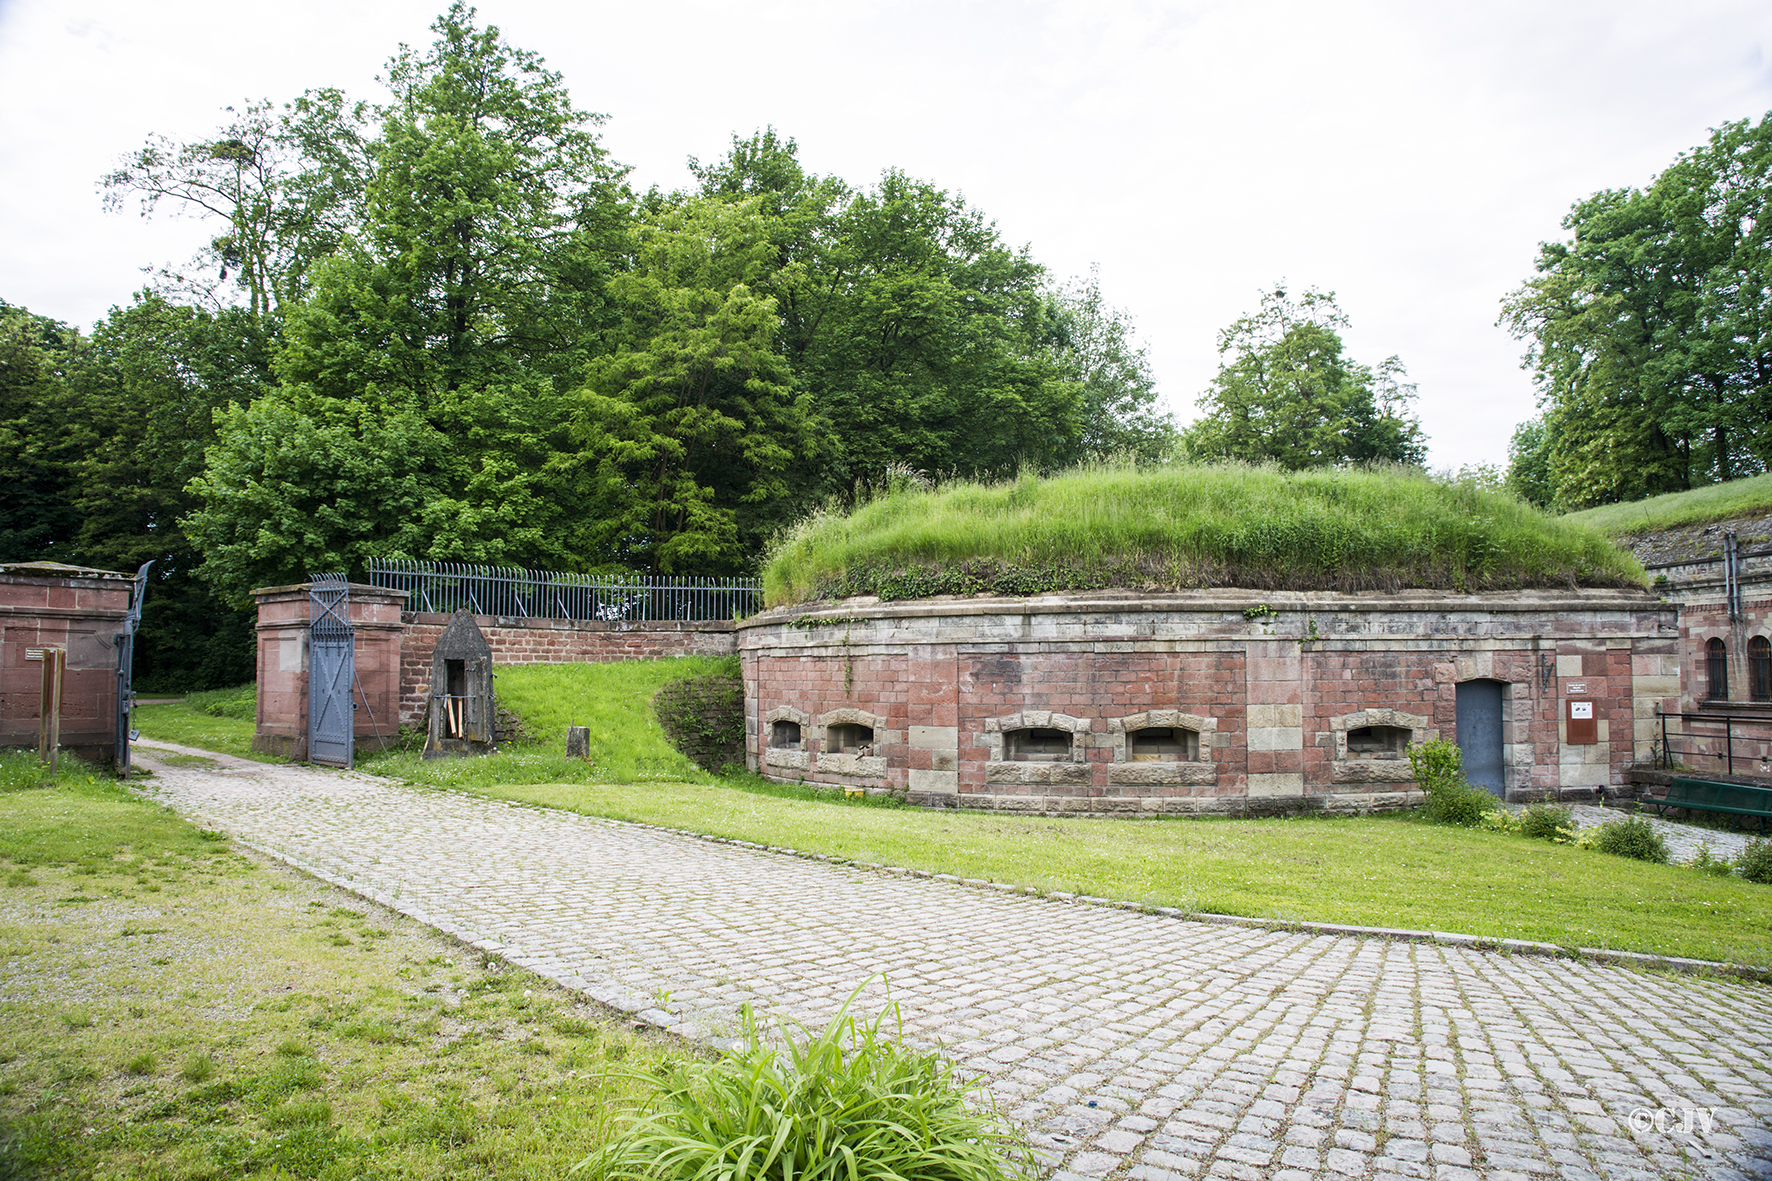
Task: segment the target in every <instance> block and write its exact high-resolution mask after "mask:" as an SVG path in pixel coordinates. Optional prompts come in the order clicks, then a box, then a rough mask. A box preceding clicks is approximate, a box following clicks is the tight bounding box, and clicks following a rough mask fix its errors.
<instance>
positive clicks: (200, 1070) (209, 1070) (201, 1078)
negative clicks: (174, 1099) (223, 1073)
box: [178, 1053, 217, 1083]
mask: <svg viewBox="0 0 1772 1181" xmlns="http://www.w3.org/2000/svg"><path fill="white" fill-rule="evenodd" d="M216 1069H217V1068H216V1064H215V1059H214V1058H211V1057H210V1056H209V1055H208V1054H206V1053H198V1054H192V1055H191V1056H190V1057H188V1058H186V1059H185V1062H184V1065H183V1066H181V1067H179V1069H178V1076H179V1077H180V1078H182V1079H184V1080H185V1081H186V1082H187V1083H206V1082H208V1081H209V1080H210V1079H212V1078H214V1077H215V1072H216Z"/></svg>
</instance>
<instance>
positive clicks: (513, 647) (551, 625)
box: [400, 612, 735, 725]
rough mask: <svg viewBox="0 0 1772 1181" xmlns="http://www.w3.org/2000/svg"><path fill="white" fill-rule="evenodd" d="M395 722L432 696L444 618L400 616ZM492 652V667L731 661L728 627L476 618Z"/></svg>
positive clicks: (420, 713)
mask: <svg viewBox="0 0 1772 1181" xmlns="http://www.w3.org/2000/svg"><path fill="white" fill-rule="evenodd" d="M400 618H401V623H402V625H403V627H404V631H403V633H402V635H401V640H400V720H401V721H402V722H404V723H406V724H409V725H412V724H422V723H423V721H424V718H425V704H426V700H427V698H428V696H429V694H430V691H431V653H432V651H433V650H434V649H435V648H436V647H437V637H438V636H440V635H442V634H443V629H444V628H445V627H447V626H449V619H450V617H449V616H448V615H441V614H431V613H422V612H421V613H414V612H408V613H407V614H405V615H402V616H401V617H400ZM474 618H475V621H476V622H477V623H479V625H480V631H481V632H482V633H483V634H484V635H485V636H486V642H487V643H488V644H489V645H491V647H492V663H493V666H494V668H496V667H497V666H499V665H510V664H568V663H573V662H578V661H583V662H587V663H590V664H608V663H612V662H614V661H618V660H663V659H665V658H667V657H673V656H730V655H731V654H732V653H733V651H734V650H735V648H734V633H733V627H732V624H731V623H730V622H726V621H723V620H709V621H706V622H695V623H669V622H666V623H646V624H631V623H630V624H622V623H599V622H590V621H585V620H570V619H512V618H509V617H506V616H494V615H477V616H475V617H474Z"/></svg>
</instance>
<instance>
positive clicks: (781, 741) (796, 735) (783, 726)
mask: <svg viewBox="0 0 1772 1181" xmlns="http://www.w3.org/2000/svg"><path fill="white" fill-rule="evenodd" d="M769 745H770V747H771V748H772V749H775V750H799V749H800V723H798V722H791V721H788V720H787V719H785V718H784V719H782V720H781V721H779V722H772V723H770V726H769Z"/></svg>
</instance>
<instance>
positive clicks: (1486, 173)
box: [0, 0, 1772, 467]
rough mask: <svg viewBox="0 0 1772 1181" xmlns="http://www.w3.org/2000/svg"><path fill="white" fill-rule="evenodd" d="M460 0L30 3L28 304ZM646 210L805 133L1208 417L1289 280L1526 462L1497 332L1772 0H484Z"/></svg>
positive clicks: (39, 302)
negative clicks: (1210, 404) (740, 145)
mask: <svg viewBox="0 0 1772 1181" xmlns="http://www.w3.org/2000/svg"><path fill="white" fill-rule="evenodd" d="M443 6H444V5H443V0H426V2H410V0H351V2H348V3H344V2H333V0H285V2H284V3H281V4H277V5H255V4H243V3H240V2H239V0H228V2H226V3H221V2H211V0H156V2H154V3H143V2H142V0H126V2H125V0H115V2H113V0H54V2H52V0H0V299H3V300H5V301H7V302H9V303H13V304H22V305H24V306H25V307H28V308H30V309H31V310H32V311H34V312H37V313H40V314H43V315H47V316H53V317H55V318H57V319H62V320H68V321H72V322H74V323H77V324H80V325H82V326H90V325H91V324H92V322H93V321H94V320H96V319H98V318H99V317H101V316H102V315H103V314H104V313H105V311H106V309H107V308H109V307H110V306H112V305H113V304H117V303H122V302H127V300H128V298H129V295H130V293H131V292H132V291H134V290H135V289H136V288H137V287H139V286H140V285H141V284H142V282H143V276H142V273H141V268H143V267H150V266H154V265H158V264H164V263H168V262H175V261H182V260H184V259H185V258H188V257H189V256H190V254H191V253H192V252H193V251H194V249H195V247H196V245H197V243H198V242H200V241H201V240H202V238H203V235H204V232H205V231H204V229H203V227H202V226H201V225H200V224H198V223H195V222H192V221H189V220H179V219H176V218H172V217H168V216H165V215H164V214H162V215H160V216H158V217H157V218H156V219H155V220H153V221H147V222H144V221H142V220H141V219H139V218H138V217H136V216H134V215H133V214H127V215H125V214H107V213H105V212H103V211H102V209H101V207H100V201H99V196H98V193H97V191H96V182H97V180H98V178H99V176H101V175H102V174H103V173H104V172H105V171H106V170H107V169H109V168H111V167H112V166H114V164H115V162H116V160H117V158H118V157H119V156H121V155H122V154H124V153H125V152H127V151H128V150H130V149H131V148H132V147H135V146H138V145H139V144H140V143H141V142H142V140H143V139H144V138H145V137H146V136H148V135H149V134H150V133H154V132H159V133H163V134H165V135H168V136H171V137H173V138H175V139H179V138H194V137H199V136H202V135H205V134H206V133H208V132H210V131H211V130H213V129H214V128H215V127H216V126H218V125H219V124H220V123H221V122H222V121H223V119H224V118H225V115H224V113H223V112H222V108H223V107H225V106H228V105H229V104H237V103H239V102H241V101H242V100H246V99H254V98H271V99H274V100H278V101H283V100H287V99H289V98H291V97H293V96H294V95H296V94H298V93H300V92H301V91H303V90H305V89H308V88H311V87H318V86H337V87H341V88H343V89H345V90H346V91H347V92H349V93H351V94H353V95H357V96H361V97H365V98H372V99H373V98H378V97H379V96H380V92H379V89H378V88H377V86H376V84H375V81H374V79H375V76H376V74H377V73H378V72H379V70H380V68H381V66H382V65H383V63H385V61H386V60H387V58H388V57H389V55H390V54H391V53H392V52H393V50H394V48H395V47H396V45H397V44H398V43H399V42H401V41H405V42H408V43H411V44H414V45H426V44H428V43H429V41H430V34H429V32H428V25H429V24H430V21H431V20H432V19H433V18H434V17H435V16H436V14H437V12H438V11H440V9H441V8H442V7H443ZM480 15H481V18H482V19H484V20H488V21H490V22H492V23H494V24H497V25H498V26H500V28H502V29H503V30H504V31H505V33H506V35H507V36H508V37H509V38H510V40H511V41H512V42H513V43H515V44H517V45H519V46H522V47H524V48H528V49H533V50H535V51H537V52H539V53H541V54H542V55H543V56H544V57H545V58H546V59H547V61H548V64H549V65H550V66H552V67H553V68H554V69H557V70H559V71H561V72H562V73H563V74H564V75H565V79H566V83H567V85H568V86H569V88H570V89H571V92H572V95H573V98H574V100H575V101H576V102H577V104H578V105H579V106H581V107H583V108H586V109H589V110H592V111H598V112H602V113H604V114H607V115H608V116H609V122H608V123H607V125H606V126H605V129H604V143H605V145H606V146H607V147H608V148H609V149H610V151H611V152H612V154H613V155H614V156H615V157H616V158H617V159H618V160H620V161H622V162H624V163H626V164H628V165H630V166H632V168H633V170H634V172H633V177H634V180H635V181H636V182H637V183H638V184H640V185H642V186H644V185H649V184H659V185H663V186H665V187H677V186H681V185H683V184H685V183H686V182H687V181H688V180H689V174H688V172H687V170H686V168H685V160H686V158H687V157H689V156H692V155H693V156H700V157H702V158H704V159H709V158H714V157H717V156H719V155H720V154H721V153H722V152H723V151H724V150H725V148H726V146H727V144H728V143H729V141H730V138H731V136H732V134H733V133H734V132H738V133H741V134H749V133H750V132H751V131H753V130H755V129H757V128H759V127H763V126H766V125H774V126H775V127H776V128H778V129H779V130H780V131H782V132H783V133H784V134H787V135H791V136H793V137H795V138H796V139H798V141H799V143H800V147H801V158H802V160H803V161H804V162H805V163H806V165H807V166H808V167H809V168H811V169H812V170H813V171H816V172H821V173H835V174H837V175H840V176H842V177H844V178H846V179H847V180H849V181H851V182H854V183H857V184H866V183H868V182H869V181H871V180H873V179H874V178H875V177H877V176H878V175H879V173H880V172H881V170H883V169H885V168H887V167H898V168H901V169H903V170H905V171H906V172H909V173H911V174H912V175H914V176H918V177H922V178H926V179H929V180H932V181H934V182H936V183H938V184H940V185H942V186H944V187H947V188H950V189H955V190H959V191H961V192H963V193H964V194H965V196H966V197H967V199H968V200H969V201H971V202H972V203H973V204H974V205H976V206H977V207H979V208H980V209H982V210H983V211H984V212H985V213H986V214H987V215H988V216H990V217H991V218H993V219H994V220H995V221H996V223H997V225H998V227H999V229H1000V230H1001V232H1002V234H1003V236H1004V238H1005V239H1007V240H1008V241H1009V242H1010V243H1011V244H1012V245H1015V246H1021V245H1024V244H1025V245H1028V246H1030V247H1031V248H1032V251H1033V254H1034V257H1035V258H1036V259H1038V260H1039V261H1041V262H1042V263H1044V264H1045V265H1046V266H1047V267H1048V268H1050V269H1051V271H1052V272H1053V273H1054V274H1055V275H1057V276H1059V277H1061V278H1062V277H1067V276H1072V275H1081V274H1083V273H1085V272H1087V270H1088V268H1089V267H1090V265H1091V264H1099V266H1100V268H1101V283H1102V289H1103V292H1104V294H1105V296H1106V297H1107V298H1108V300H1109V301H1110V302H1112V303H1114V304H1116V305H1118V306H1120V307H1123V308H1125V309H1126V310H1128V311H1129V312H1130V313H1131V314H1132V316H1133V319H1134V320H1135V322H1136V323H1137V325H1138V329H1139V333H1140V335H1141V336H1142V337H1143V339H1144V341H1145V342H1146V344H1147V345H1148V348H1149V352H1150V357H1151V361H1152V365H1153V368H1154V370H1155V372H1156V375H1157V378H1158V382H1159V387H1160V388H1161V390H1162V391H1163V393H1164V395H1165V398H1166V400H1167V402H1168V404H1169V405H1170V407H1171V408H1173V409H1174V410H1176V411H1177V412H1178V415H1179V417H1180V418H1182V419H1183V420H1185V419H1189V418H1191V417H1193V415H1194V414H1195V407H1194V400H1195V398H1196V397H1197V396H1198V395H1199V393H1200V391H1201V390H1203V389H1204V388H1205V386H1206V384H1207V383H1208V382H1209V381H1210V379H1211V377H1212V374H1213V372H1214V370H1215V368H1216V364H1217V354H1216V351H1215V350H1216V336H1217V333H1218V330H1219V329H1220V328H1222V327H1223V326H1225V325H1226V324H1228V323H1229V322H1230V321H1231V320H1233V319H1235V318H1236V317H1237V316H1239V315H1241V314H1243V313H1245V312H1248V311H1251V310H1253V309H1254V307H1255V306H1256V304H1257V302H1258V300H1259V297H1260V293H1261V292H1262V291H1263V290H1264V289H1266V288H1269V287H1271V286H1272V285H1273V284H1274V283H1276V282H1277V281H1280V280H1282V279H1284V280H1285V281H1287V282H1288V283H1289V284H1290V285H1291V286H1293V287H1295V288H1302V287H1304V286H1317V287H1321V288H1324V289H1328V290H1333V291H1335V292H1336V293H1337V295H1338V296H1339V297H1340V302H1341V306H1342V308H1343V309H1344V310H1345V311H1346V312H1347V314H1348V315H1349V316H1350V317H1351V318H1352V321H1353V324H1352V328H1351V330H1350V331H1349V332H1348V333H1347V334H1346V335H1347V340H1348V345H1349V351H1350V352H1351V354H1352V355H1353V356H1354V357H1355V358H1356V359H1358V360H1362V361H1365V362H1366V363H1368V364H1372V363H1376V362H1377V361H1379V360H1382V359H1383V358H1384V357H1386V356H1388V355H1390V354H1392V353H1395V354H1397V355H1399V356H1401V357H1402V359H1403V361H1404V362H1405V364H1407V366H1408V367H1409V372H1410V376H1411V377H1412V378H1413V380H1415V381H1416V382H1417V383H1418V385H1419V387H1420V391H1421V401H1420V405H1419V410H1420V414H1421V418H1422V423H1423V425H1424V427H1425V428H1426V431H1427V434H1428V436H1429V442H1430V445H1431V448H1432V450H1431V455H1430V463H1431V464H1432V465H1433V466H1436V467H1458V466H1461V465H1464V464H1470V463H1483V462H1489V463H1497V464H1502V463H1505V462H1506V457H1507V442H1508V438H1509V436H1510V434H1511V433H1512V431H1513V428H1514V426H1515V424H1516V423H1518V422H1520V421H1521V420H1522V419H1525V418H1527V417H1529V416H1530V415H1531V414H1532V413H1533V412H1534V402H1533V391H1532V386H1531V382H1530V380H1529V378H1528V375H1527V374H1526V373H1525V372H1523V371H1522V370H1521V369H1520V367H1519V358H1520V352H1521V347H1520V344H1519V342H1517V341H1515V340H1513V339H1512V338H1511V337H1509V336H1508V335H1507V333H1506V332H1504V331H1503V330H1502V329H1500V328H1497V327H1496V326H1495V319H1496V315H1497V312H1498V304H1499V301H1500V299H1501V297H1502V296H1503V295H1504V294H1506V293H1507V292H1508V291H1509V290H1511V289H1512V288H1514V287H1516V286H1518V285H1519V283H1520V282H1521V281H1522V280H1524V279H1525V278H1527V277H1528V276H1529V275H1530V274H1531V266H1532V260H1533V257H1534V253H1535V251H1536V247H1537V244H1538V243H1539V242H1540V241H1542V240H1544V239H1547V238H1553V237H1556V236H1558V235H1559V234H1560V233H1561V231H1560V228H1559V222H1560V220H1561V218H1562V216H1563V214H1564V213H1565V212H1567V210H1568V208H1569V205H1570V204H1571V203H1572V202H1573V201H1575V200H1577V199H1578V198H1580V197H1583V196H1585V195H1587V194H1589V193H1591V192H1593V191H1595V190H1597V189H1601V188H1612V187H1621V186H1630V185H1641V184H1644V183H1646V182H1647V181H1648V180H1649V179H1650V178H1651V177H1652V176H1653V175H1654V174H1655V173H1656V172H1658V171H1660V170H1661V169H1662V168H1664V167H1665V166H1666V165H1667V164H1668V163H1669V162H1670V161H1672V159H1673V158H1674V156H1675V155H1676V154H1677V153H1679V152H1680V151H1682V150H1685V149H1688V148H1690V147H1692V146H1694V145H1696V144H1698V143H1700V142H1702V141H1703V140H1704V139H1705V138H1706V137H1707V135H1708V130H1709V129H1710V128H1712V127H1715V126H1716V125H1718V124H1719V123H1722V122H1725V121H1730V120H1737V119H1744V118H1748V119H1754V120H1756V121H1757V120H1758V119H1759V118H1761V117H1762V116H1763V115H1765V114H1766V113H1767V112H1768V110H1772V61H1769V56H1772V53H1769V51H1772V5H1768V4H1765V3H1763V2H1762V3H1711V4H1705V3H1691V2H1689V0H1688V2H1686V3H1669V2H1667V0H1657V2H1655V3H1621V2H1619V0H1605V2H1598V3H1595V2H1588V0H1582V2H1571V3H1555V2H1552V0H1536V2H1533V3H1497V2H1494V0H1484V2H1483V3H1467V4H1454V3H1443V2H1439V0H1434V2H1431V3H1430V2H1423V3H1417V4H1382V3H1370V4H1353V3H1349V4H1336V3H1322V2H1316V3H1296V4H1292V3H1274V4H1260V3H1198V4H1176V3H1148V4H1147V3H1130V2H1119V0H1095V2H1093V3H1080V2H1078V3H1073V2H1062V0H1060V2H1049V3H1022V4H1016V3H1005V2H997V3H955V2H949V3H941V4H938V3H923V2H919V0H911V2H903V0H901V2H898V3H874V2H869V3H845V2H842V0H822V2H819V0H752V2H749V3H670V2H660V0H653V2H651V3H639V4H637V3H632V2H624V3H619V4H618V3H610V2H606V0H579V2H577V3H560V2H554V3H547V2H542V0H487V2H486V3H484V4H482V5H480Z"/></svg>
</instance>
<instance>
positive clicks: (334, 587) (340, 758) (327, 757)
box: [308, 574, 357, 767]
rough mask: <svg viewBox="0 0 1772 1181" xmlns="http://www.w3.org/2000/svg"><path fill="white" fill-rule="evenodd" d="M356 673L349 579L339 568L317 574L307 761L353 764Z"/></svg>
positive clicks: (311, 598)
mask: <svg viewBox="0 0 1772 1181" xmlns="http://www.w3.org/2000/svg"><path fill="white" fill-rule="evenodd" d="M356 675H357V634H356V632H355V631H354V630H353V629H352V628H351V584H350V583H349V582H348V581H347V580H346V579H345V576H344V575H343V574H316V575H314V576H313V578H312V579H311V580H310V582H309V585H308V762H310V763H327V764H329V765H331V766H335V767H349V766H350V765H351V758H352V755H353V754H354V753H355V751H354V749H353V744H352V743H353V737H354V731H355V730H356V722H355V719H354V717H353V713H354V711H355V707H354V704H353V702H352V701H351V686H352V684H353V683H354V682H355V679H356Z"/></svg>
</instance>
